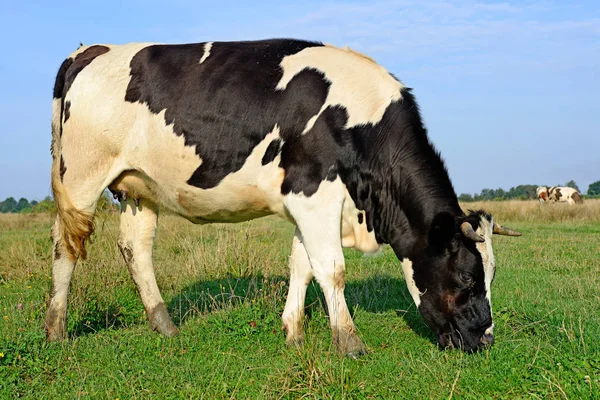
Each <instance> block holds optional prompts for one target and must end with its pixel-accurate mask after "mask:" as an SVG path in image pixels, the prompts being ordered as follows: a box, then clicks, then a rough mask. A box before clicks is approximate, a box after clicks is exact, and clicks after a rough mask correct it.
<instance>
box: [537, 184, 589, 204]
mask: <svg viewBox="0 0 600 400" xmlns="http://www.w3.org/2000/svg"><path fill="white" fill-rule="evenodd" d="M537 193H538V197H539V199H540V203H545V202H550V203H567V204H569V205H573V204H583V199H582V198H581V195H580V194H579V192H578V191H577V190H576V189H573V188H570V187H567V186H552V187H550V188H546V187H545V186H542V187H539V188H537Z"/></svg>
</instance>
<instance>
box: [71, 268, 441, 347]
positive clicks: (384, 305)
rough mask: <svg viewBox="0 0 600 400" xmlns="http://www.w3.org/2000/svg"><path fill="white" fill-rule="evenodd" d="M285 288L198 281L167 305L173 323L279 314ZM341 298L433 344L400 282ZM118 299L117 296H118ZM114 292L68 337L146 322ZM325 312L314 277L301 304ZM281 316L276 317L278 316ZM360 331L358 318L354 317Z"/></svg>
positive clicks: (349, 287) (273, 281)
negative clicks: (249, 308)
mask: <svg viewBox="0 0 600 400" xmlns="http://www.w3.org/2000/svg"><path fill="white" fill-rule="evenodd" d="M287 291H288V278H287V277H283V276H272V277H268V278H265V277H262V276H250V277H247V278H233V277H232V278H223V279H213V280H206V281H198V282H195V283H193V284H191V285H189V286H187V287H185V288H184V289H183V290H182V291H181V292H180V293H179V294H178V295H177V296H175V297H174V298H173V299H172V300H171V301H170V302H169V303H168V305H167V308H168V310H169V314H170V315H171V318H172V319H173V322H174V323H175V325H177V326H181V325H184V324H185V322H186V320H188V319H190V318H194V317H195V316H198V315H206V314H211V313H215V312H219V311H224V312H227V311H233V310H235V309H236V308H238V307H241V306H243V305H248V304H252V305H256V306H257V307H261V308H264V309H265V310H266V312H272V311H270V310H277V312H278V313H279V314H281V312H283V308H284V305H285V300H286V297H287ZM345 295H346V301H347V303H348V306H349V308H350V312H351V314H353V315H354V312H355V311H356V309H360V310H363V311H366V312H370V313H385V312H388V311H394V312H395V313H396V314H397V315H398V317H399V318H403V319H404V320H405V321H406V323H407V325H408V326H409V327H410V328H411V329H412V330H413V331H414V332H415V333H416V334H418V335H419V336H421V337H424V338H426V339H427V340H429V341H430V342H432V343H434V344H435V343H436V340H435V337H434V335H433V333H432V332H431V330H430V329H429V328H428V327H427V326H426V325H425V323H424V321H423V319H422V317H421V315H420V314H419V312H418V311H417V310H416V308H415V306H414V303H413V301H412V298H411V297H410V294H409V293H408V289H407V288H406V284H405V283H404V281H403V280H400V279H397V278H394V277H390V276H386V275H379V276H374V277H371V278H369V279H365V280H359V281H350V282H347V283H346V290H345ZM121 297H122V298H121ZM131 297H132V296H131V293H130V294H129V295H127V296H118V298H115V299H114V300H113V301H111V302H110V303H109V304H102V305H101V304H93V305H90V304H88V305H87V306H86V310H85V311H83V313H82V314H81V315H78V316H74V318H75V322H74V324H73V325H72V326H71V327H70V328H69V332H70V337H71V338H76V337H81V336H86V335H88V334H93V333H97V332H102V331H106V330H112V329H116V330H118V329H122V328H127V327H131V326H137V325H140V324H144V323H146V324H147V321H146V320H145V318H142V314H141V313H142V310H143V306H142V304H141V301H140V300H139V298H136V299H135V300H134V299H132V298H131ZM323 310H324V311H325V312H327V307H326V302H325V298H324V296H323V292H322V291H321V289H320V287H319V285H318V284H317V283H316V282H315V281H314V280H313V282H312V283H311V284H309V286H308V290H307V294H306V302H305V312H306V318H307V319H308V320H310V319H311V317H312V315H313V314H315V313H319V312H321V311H323ZM279 317H280V315H278V316H277V318H279ZM356 324H357V326H358V328H359V329H360V325H361V322H360V320H358V321H356Z"/></svg>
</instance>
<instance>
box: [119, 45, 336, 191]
mask: <svg viewBox="0 0 600 400" xmlns="http://www.w3.org/2000/svg"><path fill="white" fill-rule="evenodd" d="M204 45H205V44H204V43H197V44H186V45H153V46H149V47H146V48H144V49H142V50H140V51H139V52H138V53H137V54H136V55H135V56H134V57H133V59H132V60H131V72H130V74H131V80H130V82H129V85H128V87H127V92H126V95H125V100H126V101H128V102H132V103H134V102H140V103H143V104H146V105H147V106H148V108H149V109H150V111H151V112H152V113H155V114H157V113H159V112H161V111H162V110H166V111H165V122H166V124H167V125H169V124H173V131H174V132H175V134H176V135H178V136H183V137H184V139H185V144H186V145H187V146H195V148H196V154H198V156H200V158H202V165H200V166H199V167H198V169H197V170H196V171H195V172H194V173H193V175H192V176H191V177H190V178H189V180H188V184H190V185H193V186H196V187H199V188H202V189H209V188H212V187H215V186H217V185H218V184H219V182H221V180H222V179H223V178H225V177H226V176H227V175H229V174H231V173H234V172H236V171H238V170H239V169H240V168H241V167H242V166H243V165H244V162H245V161H246V159H247V158H248V156H249V155H250V153H251V152H252V150H253V149H254V147H256V145H257V144H258V143H260V142H261V141H262V140H263V139H264V138H265V136H266V135H267V134H268V133H269V132H271V131H272V130H273V128H274V127H275V125H276V124H277V125H278V126H279V129H280V136H281V137H282V138H283V140H284V141H287V140H288V138H291V137H296V136H299V135H300V134H301V132H302V131H303V130H304V128H305V127H306V123H307V122H308V120H309V119H310V118H311V117H313V116H315V115H316V114H317V113H318V112H319V110H320V109H321V107H322V105H323V103H324V102H325V99H326V97H327V93H328V90H329V82H328V81H327V80H325V79H324V76H323V74H322V73H320V72H318V71H316V70H311V69H305V70H303V71H301V72H300V73H298V74H297V75H296V76H294V78H293V79H292V80H291V81H290V82H289V83H288V85H287V87H286V89H285V90H276V89H275V88H276V86H277V84H278V83H279V81H280V80H281V77H282V73H283V71H282V69H281V67H280V63H281V60H282V59H283V57H285V56H287V55H291V54H295V53H297V52H299V51H301V50H303V49H305V48H307V47H314V46H322V44H321V43H314V42H306V41H299V40H289V39H274V40H263V41H255V42H214V43H213V45H212V47H211V49H210V56H209V57H208V58H206V59H205V60H204V62H202V64H200V63H199V61H200V59H201V58H202V56H203V55H204Z"/></svg>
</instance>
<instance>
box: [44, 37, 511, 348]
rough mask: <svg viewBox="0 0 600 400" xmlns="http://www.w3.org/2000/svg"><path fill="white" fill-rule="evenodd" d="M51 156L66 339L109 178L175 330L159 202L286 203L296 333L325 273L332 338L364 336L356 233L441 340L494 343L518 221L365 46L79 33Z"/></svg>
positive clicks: (206, 215) (65, 68) (219, 209)
mask: <svg viewBox="0 0 600 400" xmlns="http://www.w3.org/2000/svg"><path fill="white" fill-rule="evenodd" d="M52 154H53V164H52V190H53V193H54V197H55V200H56V204H57V209H58V215H57V218H56V222H55V224H54V227H53V232H52V239H53V246H54V251H53V270H52V282H53V288H52V294H51V300H50V304H49V307H48V313H47V316H46V322H45V325H46V329H47V333H48V338H49V340H57V339H63V338H65V337H66V333H67V332H66V326H67V325H66V318H67V314H66V310H67V294H68V290H69V284H70V281H71V275H72V273H73V269H74V267H75V263H76V261H77V259H78V258H79V257H82V258H83V257H85V255H86V249H85V240H86V239H87V238H88V237H89V236H90V234H91V233H92V231H93V229H94V227H93V216H94V212H95V208H96V203H97V201H98V198H99V197H100V195H101V194H102V192H103V190H104V189H105V188H106V187H109V188H110V190H111V191H113V193H114V194H115V195H116V196H117V197H118V198H119V199H120V201H121V209H122V211H121V233H120V236H119V240H118V247H119V249H120V251H121V253H122V255H123V258H124V259H125V262H126V264H127V266H128V267H129V270H130V272H131V275H132V277H133V280H134V281H135V284H136V286H137V289H138V291H139V293H140V296H141V298H142V301H143V303H144V307H145V308H146V312H147V315H148V318H149V320H150V326H151V328H152V329H154V330H158V331H159V332H161V333H163V334H165V335H169V336H170V335H174V334H176V333H177V332H178V329H177V327H175V325H174V324H173V322H172V321H171V318H170V317H169V314H168V313H167V308H166V306H165V304H164V302H163V299H162V297H161V295H160V292H159V289H158V286H157V284H156V279H155V276H154V268H153V265H152V243H153V240H154V235H155V230H156V225H157V215H158V207H159V206H160V207H163V208H165V209H167V210H170V211H172V212H174V213H176V214H179V215H181V216H182V217H184V218H186V219H188V220H190V221H192V222H194V223H198V224H205V223H211V222H238V221H244V220H250V219H253V218H257V217H262V216H265V215H269V214H276V215H279V216H280V217H282V218H284V219H286V220H288V221H290V222H292V223H294V224H295V225H296V226H297V229H296V232H295V236H294V240H293V244H292V254H291V257H290V270H291V271H290V285H289V293H288V297H287V302H286V305H285V309H284V311H283V316H282V318H283V326H284V330H285V331H286V332H287V340H288V342H292V343H294V342H298V341H300V340H301V339H302V337H303V328H302V326H303V323H302V319H303V315H304V302H305V295H306V289H307V285H308V283H309V282H310V281H311V279H312V278H313V276H314V277H315V278H316V279H317V281H318V282H319V284H320V285H321V287H322V289H323V292H324V294H325V299H326V301H327V307H328V310H329V315H330V323H331V328H332V336H333V340H334V343H335V344H336V345H337V346H338V349H339V350H340V351H342V352H344V353H347V354H349V355H354V356H356V355H358V354H360V353H362V352H363V351H364V345H363V344H362V342H361V340H360V339H359V337H358V335H357V334H356V328H355V326H354V322H353V321H352V317H351V315H350V312H349V310H348V307H347V305H346V300H345V299H344V286H345V261H344V254H343V252H342V246H347V247H354V248H356V249H358V250H360V251H363V252H376V251H378V250H379V248H380V247H381V245H383V244H384V243H388V244H390V245H391V247H392V249H393V250H394V252H395V253H396V255H397V257H398V258H399V259H400V260H401V264H402V268H403V271H404V275H405V278H406V282H407V285H408V288H409V291H410V293H411V295H412V297H413V299H414V302H415V304H416V305H417V307H418V309H419V310H420V312H421V313H422V315H423V317H424V319H425V321H426V322H427V324H428V325H429V326H430V327H431V328H432V329H433V330H434V332H435V333H436V335H437V337H438V343H439V345H440V346H441V347H443V348H445V347H449V346H455V347H460V348H462V349H463V350H465V351H473V350H476V349H478V348H480V347H483V346H486V345H489V344H491V343H492V342H493V339H494V338H493V333H492V330H493V326H494V325H493V322H492V311H491V283H492V280H493V278H494V271H495V259H494V254H493V250H492V233H498V234H505V235H513V236H514V235H520V234H519V233H518V232H514V231H511V230H509V229H507V228H503V227H502V226H500V225H498V224H496V223H495V222H494V220H493V219H492V217H491V216H490V215H489V214H486V213H484V212H483V211H477V212H471V213H470V214H464V213H463V211H462V210H461V208H460V206H459V204H458V200H457V198H456V194H455V192H454V189H453V187H452V184H451V182H450V178H449V177H448V173H447V171H446V168H445V167H444V163H443V162H442V159H441V158H440V156H439V154H438V153H437V151H436V150H435V149H434V147H433V146H432V145H431V143H430V142H429V139H428V137H427V132H426V130H425V127H424V125H423V122H422V120H421V116H420V113H419V109H418V107H417V103H416V101H415V99H414V97H413V95H412V94H411V91H410V89H409V88H407V87H405V86H404V85H403V84H402V83H401V82H400V81H398V80H397V79H395V78H394V77H393V76H392V75H391V74H390V73H389V72H387V71H386V70H385V69H384V68H383V67H381V66H379V65H378V64H377V63H375V62H374V61H373V60H372V59H370V58H368V57H366V56H363V55H361V54H358V53H356V52H354V51H351V50H349V49H340V48H336V47H332V46H328V45H323V44H321V43H315V42H307V41H299V40H265V41H255V42H208V43H197V44H184V45H156V44H147V43H146V44H144V43H135V44H127V45H95V46H91V47H81V48H80V49H78V50H77V51H76V52H75V53H73V54H72V55H71V56H70V57H69V58H67V59H66V60H65V61H64V63H63V64H62V66H61V67H60V70H59V72H58V76H57V78H56V84H55V87H54V103H53V120H52Z"/></svg>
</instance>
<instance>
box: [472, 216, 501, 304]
mask: <svg viewBox="0 0 600 400" xmlns="http://www.w3.org/2000/svg"><path fill="white" fill-rule="evenodd" d="M493 228H494V221H493V219H492V221H491V222H490V221H488V220H487V218H485V217H481V221H480V222H479V227H478V228H477V231H476V232H477V234H479V235H480V236H481V237H483V238H484V239H485V240H484V241H483V242H480V243H475V247H476V248H477V251H479V253H480V254H481V260H482V262H483V273H484V282H485V297H486V298H487V299H488V302H489V304H490V311H491V309H492V280H493V279H494V273H495V272H496V259H495V258H494V249H493V248H492V235H493Z"/></svg>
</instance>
